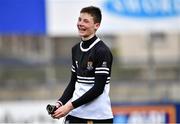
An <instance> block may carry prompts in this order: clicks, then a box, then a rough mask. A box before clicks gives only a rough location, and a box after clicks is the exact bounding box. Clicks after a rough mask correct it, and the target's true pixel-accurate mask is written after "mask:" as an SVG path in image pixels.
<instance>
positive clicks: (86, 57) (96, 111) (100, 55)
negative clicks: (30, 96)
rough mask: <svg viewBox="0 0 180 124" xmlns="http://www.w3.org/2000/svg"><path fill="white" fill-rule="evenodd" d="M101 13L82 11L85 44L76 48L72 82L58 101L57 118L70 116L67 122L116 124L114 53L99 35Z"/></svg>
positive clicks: (90, 8) (79, 26) (80, 25)
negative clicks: (112, 86) (112, 81)
mask: <svg viewBox="0 0 180 124" xmlns="http://www.w3.org/2000/svg"><path fill="white" fill-rule="evenodd" d="M101 18H102V14H101V10H100V9H99V8H98V7H95V6H88V7H85V8H82V9H81V11H80V16H79V18H78V21H77V29H78V33H79V36H80V37H81V41H80V42H79V43H78V44H76V45H75V46H74V47H73V48H72V68H71V72H72V73H71V80H70V82H69V84H68V86H67V87H66V89H65V91H64V92H63V94H62V96H61V97H60V98H59V99H58V101H57V103H56V107H57V108H58V109H57V110H56V111H55V112H54V114H53V115H52V117H53V118H57V119H59V118H61V117H65V116H66V115H67V117H66V119H65V122H66V123H112V122H113V115H112V110H111V102H110V98H109V90H110V76H111V66H112V60H113V57H112V54H111V51H110V50H109V48H108V47H107V46H106V45H105V44H104V42H103V41H102V40H101V39H100V38H98V37H97V36H96V31H97V30H98V28H99V27H100V24H101Z"/></svg>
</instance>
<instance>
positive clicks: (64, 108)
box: [52, 102, 74, 119]
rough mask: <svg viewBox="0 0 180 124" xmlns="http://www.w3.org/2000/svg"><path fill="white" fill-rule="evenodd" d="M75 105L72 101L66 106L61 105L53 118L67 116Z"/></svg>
mask: <svg viewBox="0 0 180 124" xmlns="http://www.w3.org/2000/svg"><path fill="white" fill-rule="evenodd" d="M73 108H74V107H73V105H72V103H71V102H67V103H66V104H65V105H64V106H60V107H59V108H58V109H57V110H56V111H55V112H54V114H53V115H52V117H53V118H55V119H59V118H61V117H64V116H66V115H67V114H68V113H69V112H70V111H71V110H73Z"/></svg>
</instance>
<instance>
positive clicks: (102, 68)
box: [96, 67, 109, 71]
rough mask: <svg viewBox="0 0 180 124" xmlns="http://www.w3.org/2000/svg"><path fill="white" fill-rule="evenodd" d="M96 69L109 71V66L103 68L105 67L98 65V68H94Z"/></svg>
mask: <svg viewBox="0 0 180 124" xmlns="http://www.w3.org/2000/svg"><path fill="white" fill-rule="evenodd" d="M96 70H107V71H109V68H105V67H98V68H96Z"/></svg>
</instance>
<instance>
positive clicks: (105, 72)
mask: <svg viewBox="0 0 180 124" xmlns="http://www.w3.org/2000/svg"><path fill="white" fill-rule="evenodd" d="M99 73H102V74H109V72H108V71H95V74H99Z"/></svg>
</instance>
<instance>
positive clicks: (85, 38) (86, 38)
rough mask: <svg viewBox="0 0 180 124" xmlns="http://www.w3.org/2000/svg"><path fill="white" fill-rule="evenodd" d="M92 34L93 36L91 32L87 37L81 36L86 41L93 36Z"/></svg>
mask: <svg viewBox="0 0 180 124" xmlns="http://www.w3.org/2000/svg"><path fill="white" fill-rule="evenodd" d="M94 36H95V34H92V35H90V36H88V37H82V40H83V41H87V40H89V39H91V38H92V37H94Z"/></svg>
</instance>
